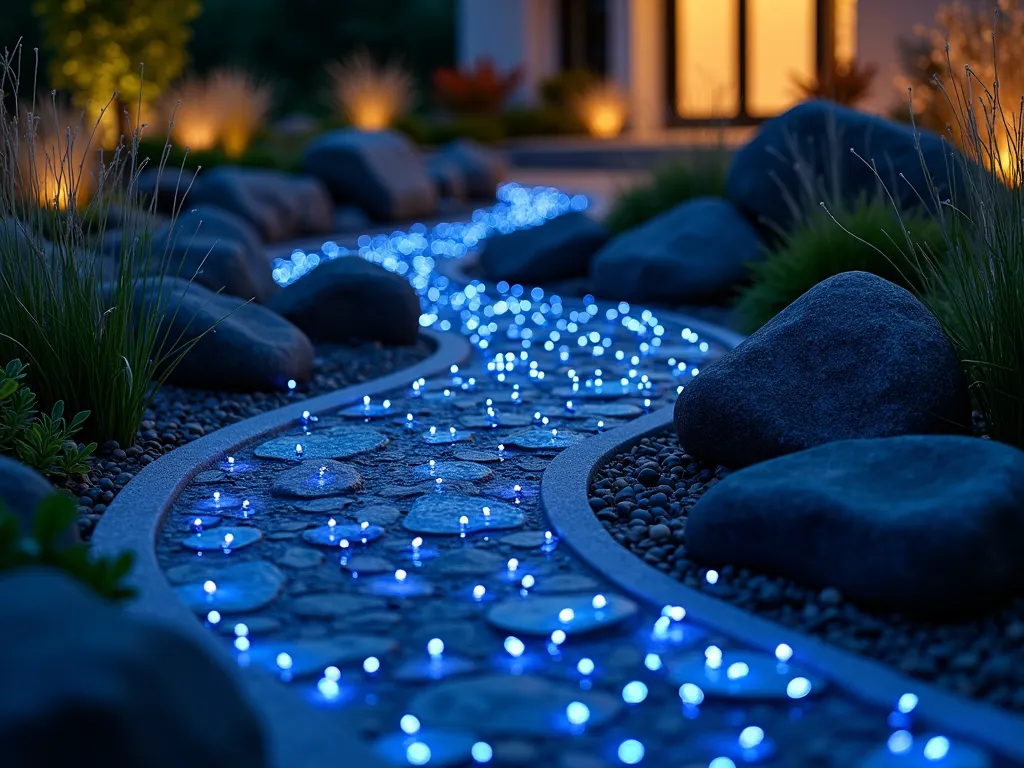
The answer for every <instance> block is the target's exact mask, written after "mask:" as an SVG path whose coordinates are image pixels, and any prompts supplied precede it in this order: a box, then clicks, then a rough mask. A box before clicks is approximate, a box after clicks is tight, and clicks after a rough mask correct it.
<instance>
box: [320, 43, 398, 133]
mask: <svg viewBox="0 0 1024 768" xmlns="http://www.w3.org/2000/svg"><path fill="white" fill-rule="evenodd" d="M328 73H329V74H330V76H331V82H332V97H333V101H334V108H335V110H336V111H337V112H338V114H339V116H340V117H342V118H343V119H346V120H348V121H349V122H350V123H351V124H352V125H353V126H354V127H355V128H358V129H359V130H361V131H382V130H384V129H385V128H387V127H389V126H390V125H391V124H392V123H393V122H394V121H395V119H396V118H397V117H399V116H401V115H402V114H404V113H405V112H406V111H407V110H408V109H409V108H410V106H412V101H413V81H412V77H411V76H410V75H409V73H408V72H406V71H405V69H403V68H402V67H401V65H399V64H398V63H397V62H394V61H391V62H388V63H387V64H385V65H383V66H380V65H378V64H377V63H376V62H374V60H373V58H372V57H371V56H370V55H369V54H368V53H366V52H365V51H359V52H357V53H354V54H352V55H351V56H349V57H348V58H347V59H345V60H344V61H342V62H340V63H333V64H331V65H329V66H328Z"/></svg>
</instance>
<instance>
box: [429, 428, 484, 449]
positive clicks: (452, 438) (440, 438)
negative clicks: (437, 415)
mask: <svg viewBox="0 0 1024 768" xmlns="http://www.w3.org/2000/svg"><path fill="white" fill-rule="evenodd" d="M474 439H475V438H474V437H473V433H472V432H468V431H467V430H465V429H462V430H458V431H456V433H455V434H454V435H453V434H452V433H451V432H449V431H448V429H444V430H441V429H438V430H437V432H434V433H433V434H431V433H430V432H424V433H423V442H425V443H427V444H429V445H454V444H455V443H470V442H472V441H473V440H474Z"/></svg>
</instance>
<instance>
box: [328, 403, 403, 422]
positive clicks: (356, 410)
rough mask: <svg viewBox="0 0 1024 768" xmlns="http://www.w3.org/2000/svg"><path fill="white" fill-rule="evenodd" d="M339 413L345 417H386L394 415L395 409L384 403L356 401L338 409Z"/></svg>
mask: <svg viewBox="0 0 1024 768" xmlns="http://www.w3.org/2000/svg"><path fill="white" fill-rule="evenodd" d="M338 415H340V416H341V417H342V418H345V419H371V420H372V419H385V418H388V417H390V416H394V415H395V409H394V408H392V407H390V406H389V407H387V408H385V407H384V405H383V404H382V403H370V404H369V405H363V404H362V403H356V404H355V405H350V406H349V407H348V408H344V409H342V410H340V411H338Z"/></svg>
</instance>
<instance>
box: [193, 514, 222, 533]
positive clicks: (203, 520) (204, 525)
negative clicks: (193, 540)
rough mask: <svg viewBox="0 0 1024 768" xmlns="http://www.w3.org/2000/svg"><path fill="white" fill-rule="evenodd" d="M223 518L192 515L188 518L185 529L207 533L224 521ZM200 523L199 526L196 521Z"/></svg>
mask: <svg viewBox="0 0 1024 768" xmlns="http://www.w3.org/2000/svg"><path fill="white" fill-rule="evenodd" d="M223 519H224V518H223V517H221V516H220V515H208V514H205V513H204V514H201V515H192V516H190V517H189V518H188V521H187V523H186V525H185V529H186V530H188V531H207V530H209V529H210V528H216V527H217V526H218V525H220V524H221V522H222V521H223ZM197 520H198V521H199V525H198V526H197V525H196V521H197Z"/></svg>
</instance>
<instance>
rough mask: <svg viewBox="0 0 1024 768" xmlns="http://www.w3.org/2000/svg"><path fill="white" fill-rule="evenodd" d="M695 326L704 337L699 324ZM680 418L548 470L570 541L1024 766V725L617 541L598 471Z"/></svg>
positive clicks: (852, 687) (593, 447)
mask: <svg viewBox="0 0 1024 768" xmlns="http://www.w3.org/2000/svg"><path fill="white" fill-rule="evenodd" d="M693 327H694V329H695V330H696V331H697V332H698V333H700V332H701V328H700V327H699V324H698V323H696V322H694V323H693ZM705 327H706V326H705ZM708 335H709V336H710V335H711V334H708ZM672 411H673V409H672V408H662V409H661V410H659V411H655V412H653V413H650V414H648V415H646V416H643V417H641V418H639V419H637V420H636V421H633V422H631V423H629V424H627V425H625V426H622V427H619V428H618V429H614V430H611V431H609V432H605V433H604V434H601V435H597V436H595V437H593V438H591V439H589V440H585V441H583V442H582V443H580V444H579V445H576V446H573V447H571V448H568V449H567V450H565V451H563V452H562V453H561V454H560V455H559V456H558V457H557V458H555V459H554V460H553V461H552V462H551V464H550V465H548V468H547V470H546V471H545V472H544V476H543V478H542V480H541V487H540V501H541V506H542V508H543V509H544V512H545V514H547V516H548V519H549V520H550V522H551V525H552V527H553V528H554V529H555V530H556V531H557V533H558V536H559V538H560V540H561V541H562V542H564V543H565V544H567V545H568V546H569V547H570V548H571V549H572V550H573V551H574V552H575V553H576V554H577V555H579V556H580V558H581V559H582V560H583V561H584V562H586V563H587V564H588V565H589V566H590V567H591V568H593V569H594V570H595V571H597V572H598V573H600V574H601V575H602V576H604V577H605V578H607V579H608V580H609V581H611V582H613V583H614V584H617V585H618V586H619V587H621V588H622V589H624V590H626V591H627V592H630V593H632V594H633V595H635V596H636V597H638V598H640V599H642V600H645V601H647V602H649V603H652V604H654V605H656V606H663V605H681V606H683V607H685V608H686V611H687V614H688V615H689V616H690V617H691V618H693V619H694V620H695V621H696V622H697V623H698V624H701V625H703V626H705V627H708V628H710V629H712V630H714V631H717V632H721V633H723V634H725V635H728V636H730V637H732V638H734V639H736V640H738V641H740V642H742V643H746V644H748V645H750V646H753V647H755V648H760V649H762V650H764V651H767V652H769V653H773V652H774V651H775V648H776V646H777V645H778V644H779V643H786V644H788V645H789V646H790V647H791V648H793V650H794V657H795V658H798V659H799V660H800V663H801V664H803V665H804V666H807V667H811V668H814V669H816V670H817V671H819V672H821V673H823V674H824V675H825V676H826V677H828V678H829V679H831V680H833V681H834V682H835V683H836V684H838V685H840V686H841V687H843V688H844V689H846V690H847V691H849V692H850V693H851V694H853V695H854V696H856V697H858V698H860V699H863V700H865V701H868V702H871V703H873V704H875V705H878V706H880V707H884V708H888V709H889V710H891V709H893V708H894V707H895V704H896V701H897V700H898V699H899V697H900V696H901V695H902V694H904V693H907V692H908V691H912V692H913V693H915V694H916V695H917V696H918V699H919V701H918V705H917V708H916V709H915V710H914V714H915V717H919V718H921V719H924V720H926V721H929V722H931V723H934V724H935V725H939V726H941V727H942V728H944V729H947V730H948V731H949V732H950V733H951V734H953V733H955V734H959V735H960V736H962V737H963V738H965V739H966V740H968V741H974V742H979V743H981V744H983V745H985V746H987V747H989V748H990V749H993V750H994V751H996V752H999V753H1002V754H1004V755H1006V756H1008V757H1011V758H1013V759H1014V760H1021V761H1024V739H1022V738H1021V734H1024V718H1019V717H1015V716H1013V715H1010V714H1008V713H1006V712H1004V711H1002V710H999V709H996V708H995V707H991V706H988V705H986V704H980V703H976V702H973V701H970V700H967V699H962V698H960V697H958V696H956V695H954V694H952V693H949V692H947V691H944V690H941V689H939V688H937V687H935V686H931V685H928V684H926V683H923V682H921V681H919V680H914V679H912V678H909V677H906V676H904V675H901V674H899V673H897V672H895V671H893V670H892V668H890V667H887V666H885V665H883V664H880V663H878V662H875V661H871V660H869V659H866V658H864V657H862V656H857V655H855V654H852V653H848V652H846V651H842V650H839V649H837V648H835V647H834V646H831V645H828V644H826V643H824V642H822V641H821V640H819V639H817V638H814V637H810V636H808V635H805V634H803V633H800V632H797V631H795V630H792V629H789V628H787V627H784V626H781V625H779V624H776V623H774V622H771V621H768V620H766V619H762V618H760V617H759V616H757V615H756V614H752V613H749V612H747V611H745V610H743V609H741V608H737V607H735V606H733V605H731V604H729V603H726V602H724V601H722V600H719V599H717V598H715V597H711V596H709V595H706V594H704V593H702V592H699V591H698V590H695V589H693V588H691V587H687V586H685V585H684V584H682V583H681V582H679V581H677V580H676V579H674V578H672V577H671V576H669V575H667V574H664V573H662V572H661V571H659V570H658V569H657V568H654V567H653V566H650V565H648V564H647V563H645V562H644V561H643V560H642V559H640V558H639V557H637V556H636V555H634V554H633V553H632V552H630V551H629V550H628V549H626V548H625V547H623V546H622V545H621V544H619V543H618V542H617V541H615V539H614V538H612V536H611V534H609V533H608V532H607V531H606V530H605V528H604V526H603V525H601V522H600V521H599V520H598V519H597V516H596V515H595V514H594V512H593V511H592V510H591V509H590V505H589V504H588V503H587V499H588V497H589V494H588V491H589V488H590V481H591V479H592V477H593V475H594V473H595V471H596V469H597V468H598V467H599V466H601V465H603V464H605V463H606V462H607V461H609V460H610V459H611V458H612V457H614V456H615V455H616V454H619V453H621V452H622V451H624V450H627V449H629V448H630V447H632V446H633V445H635V444H636V443H638V442H640V440H641V439H642V438H644V437H648V436H650V435H653V434H657V433H660V432H662V431H664V429H665V428H666V427H670V426H671V425H672Z"/></svg>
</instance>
